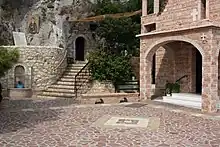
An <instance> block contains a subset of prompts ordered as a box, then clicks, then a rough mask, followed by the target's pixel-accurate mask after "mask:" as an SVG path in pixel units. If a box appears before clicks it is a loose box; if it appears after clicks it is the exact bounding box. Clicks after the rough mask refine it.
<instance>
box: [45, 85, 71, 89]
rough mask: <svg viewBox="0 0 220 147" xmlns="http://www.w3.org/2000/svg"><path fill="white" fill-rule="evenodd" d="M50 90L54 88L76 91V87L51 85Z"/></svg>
mask: <svg viewBox="0 0 220 147" xmlns="http://www.w3.org/2000/svg"><path fill="white" fill-rule="evenodd" d="M49 88H54V89H74V86H68V85H56V84H54V85H51V86H50V87H49Z"/></svg>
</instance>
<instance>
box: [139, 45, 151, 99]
mask: <svg viewBox="0 0 220 147" xmlns="http://www.w3.org/2000/svg"><path fill="white" fill-rule="evenodd" d="M146 49H147V46H146V43H144V41H143V42H142V41H141V49H140V50H141V51H140V99H142V100H143V99H149V98H151V69H152V66H151V65H152V59H150V58H152V57H153V56H150V55H147V56H146V55H145V54H146V53H145V52H146Z"/></svg>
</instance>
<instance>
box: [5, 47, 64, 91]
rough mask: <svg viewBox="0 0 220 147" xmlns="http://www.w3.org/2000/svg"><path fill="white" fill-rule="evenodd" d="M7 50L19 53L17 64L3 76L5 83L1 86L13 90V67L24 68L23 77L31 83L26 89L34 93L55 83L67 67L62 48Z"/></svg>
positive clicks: (19, 48)
mask: <svg viewBox="0 0 220 147" xmlns="http://www.w3.org/2000/svg"><path fill="white" fill-rule="evenodd" d="M7 48H8V49H10V48H17V49H18V50H19V53H20V58H19V61H18V63H17V64H15V65H14V66H13V67H12V69H11V70H9V71H8V74H7V75H6V76H5V79H7V80H5V82H7V83H3V85H7V88H13V87H14V85H15V78H14V76H15V67H16V66H18V65H20V66H23V67H24V69H25V76H28V80H29V81H31V85H30V86H29V87H27V88H32V89H33V90H35V91H38V90H40V91H41V90H44V89H46V88H47V87H48V86H50V85H51V84H52V83H54V82H56V80H57V79H58V78H59V77H60V76H61V75H62V73H63V71H64V69H65V68H66V66H67V62H66V50H65V49H62V48H58V47H49V46H25V47H16V46H7ZM3 81H4V80H3Z"/></svg>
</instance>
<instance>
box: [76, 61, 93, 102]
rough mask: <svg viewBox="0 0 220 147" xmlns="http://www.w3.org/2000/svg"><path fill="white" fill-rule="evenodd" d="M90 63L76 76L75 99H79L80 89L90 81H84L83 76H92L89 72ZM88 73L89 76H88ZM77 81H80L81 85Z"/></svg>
mask: <svg viewBox="0 0 220 147" xmlns="http://www.w3.org/2000/svg"><path fill="white" fill-rule="evenodd" d="M88 67H89V62H88V63H86V65H85V66H84V67H83V68H82V69H81V70H80V71H79V72H78V73H77V74H76V75H75V83H74V91H75V98H77V96H78V91H79V90H80V88H81V87H82V86H83V85H84V84H85V83H86V82H87V81H89V79H85V80H84V81H82V79H84V78H83V76H88V77H90V76H91V72H90V70H89V68H88ZM87 73H88V75H86V74H87ZM81 76H82V77H81ZM77 79H79V80H80V82H79V83H80V84H78V81H77Z"/></svg>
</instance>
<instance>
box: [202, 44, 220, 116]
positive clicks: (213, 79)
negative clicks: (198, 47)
mask: <svg viewBox="0 0 220 147" xmlns="http://www.w3.org/2000/svg"><path fill="white" fill-rule="evenodd" d="M216 49H217V48H216ZM216 49H214V48H211V47H210V48H209V49H208V48H207V49H206V52H205V54H204V55H203V61H202V63H203V65H202V67H203V69H202V111H204V112H210V113H213V112H216V111H217V106H216V105H217V101H218V99H219V98H218V55H217V54H216Z"/></svg>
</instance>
